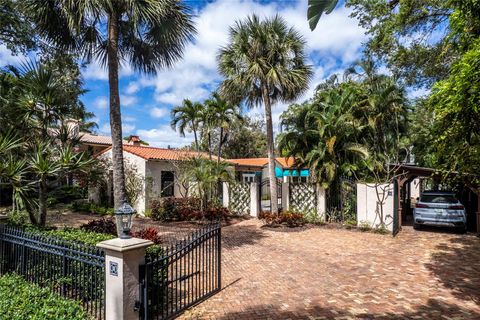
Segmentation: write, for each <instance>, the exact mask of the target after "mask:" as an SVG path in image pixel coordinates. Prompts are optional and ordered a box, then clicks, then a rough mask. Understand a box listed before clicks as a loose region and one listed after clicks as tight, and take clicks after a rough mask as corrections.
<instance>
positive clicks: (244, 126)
mask: <svg viewBox="0 0 480 320" xmlns="http://www.w3.org/2000/svg"><path fill="white" fill-rule="evenodd" d="M266 153H267V135H266V134H265V122H264V121H263V120H261V119H258V120H255V119H251V118H249V117H245V116H244V117H243V118H242V119H241V120H234V121H233V123H232V124H231V126H230V130H229V133H228V136H227V137H226V141H225V144H224V146H223V156H224V157H225V158H227V159H238V158H259V157H264V156H265V154H266Z"/></svg>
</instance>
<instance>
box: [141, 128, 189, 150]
mask: <svg viewBox="0 0 480 320" xmlns="http://www.w3.org/2000/svg"><path fill="white" fill-rule="evenodd" d="M137 135H139V136H140V138H141V139H142V140H145V141H147V142H148V143H149V144H150V145H151V146H156V147H162V148H166V147H167V146H171V147H174V148H176V147H181V146H185V145H189V144H190V143H191V142H192V141H193V134H192V133H186V136H185V137H180V135H179V134H178V133H177V132H175V131H173V130H172V128H170V126H169V125H166V124H165V125H162V126H160V127H158V128H156V129H150V130H143V129H141V130H137Z"/></svg>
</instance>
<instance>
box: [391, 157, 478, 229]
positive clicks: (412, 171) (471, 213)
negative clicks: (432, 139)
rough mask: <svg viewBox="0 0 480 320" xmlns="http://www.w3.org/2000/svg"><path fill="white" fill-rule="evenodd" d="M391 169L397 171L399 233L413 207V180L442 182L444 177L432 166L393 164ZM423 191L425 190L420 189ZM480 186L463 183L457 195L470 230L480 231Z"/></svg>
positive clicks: (395, 224)
mask: <svg viewBox="0 0 480 320" xmlns="http://www.w3.org/2000/svg"><path fill="white" fill-rule="evenodd" d="M390 168H391V169H394V171H395V179H394V181H393V182H394V214H393V234H394V235H395V234H397V233H398V232H399V231H400V230H401V229H402V225H408V224H409V223H410V222H411V221H409V220H410V219H409V218H410V216H411V215H412V209H411V207H412V206H411V205H412V203H411V197H410V194H411V185H412V184H411V182H412V181H413V180H415V179H417V178H420V179H432V181H434V182H435V184H441V182H442V180H443V177H442V176H441V175H440V174H439V172H438V171H437V170H435V169H432V168H425V167H418V166H414V165H408V164H391V165H390ZM450 175H451V176H457V175H458V173H456V172H452V173H450ZM420 191H423V190H420ZM479 194H480V188H478V187H472V186H467V184H462V185H461V188H460V191H459V192H458V194H457V196H458V197H459V200H460V201H461V202H462V204H463V205H464V206H465V209H466V212H467V228H468V231H471V232H478V231H480V201H479V199H478V198H479V197H478V195H479Z"/></svg>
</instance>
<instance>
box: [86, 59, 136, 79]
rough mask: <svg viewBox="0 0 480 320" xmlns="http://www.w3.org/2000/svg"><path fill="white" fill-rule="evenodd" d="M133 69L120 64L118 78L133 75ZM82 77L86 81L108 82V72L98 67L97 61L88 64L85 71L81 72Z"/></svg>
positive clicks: (127, 65) (104, 68) (100, 66)
mask: <svg viewBox="0 0 480 320" xmlns="http://www.w3.org/2000/svg"><path fill="white" fill-rule="evenodd" d="M133 73H134V72H133V69H132V67H131V66H130V65H129V64H121V66H120V70H119V77H120V78H123V77H128V76H131V75H133ZM82 76H83V77H84V78H85V79H87V80H103V81H106V80H108V70H107V68H106V67H104V66H102V65H100V63H99V62H98V61H92V62H90V63H89V64H88V65H87V66H86V67H85V69H83V70H82Z"/></svg>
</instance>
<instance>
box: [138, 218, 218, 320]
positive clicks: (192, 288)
mask: <svg viewBox="0 0 480 320" xmlns="http://www.w3.org/2000/svg"><path fill="white" fill-rule="evenodd" d="M221 270H222V268H221V228H220V224H214V225H209V226H206V227H204V228H202V229H200V230H198V231H195V232H193V233H192V234H191V235H190V236H188V237H187V238H185V239H184V240H182V241H179V242H177V243H176V244H174V245H172V246H171V247H168V248H162V249H160V250H159V251H158V252H151V253H148V254H147V255H146V256H145V264H144V265H142V266H140V279H141V282H140V304H139V306H138V307H139V308H140V319H145V320H150V319H162V320H164V319H172V318H175V317H176V316H178V315H179V314H180V313H182V312H183V311H185V310H186V309H187V308H190V307H191V306H193V305H195V304H197V303H199V302H201V301H203V300H205V299H207V298H208V297H210V296H211V295H213V294H215V293H216V292H218V291H220V288H221V278H222V273H221Z"/></svg>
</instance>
